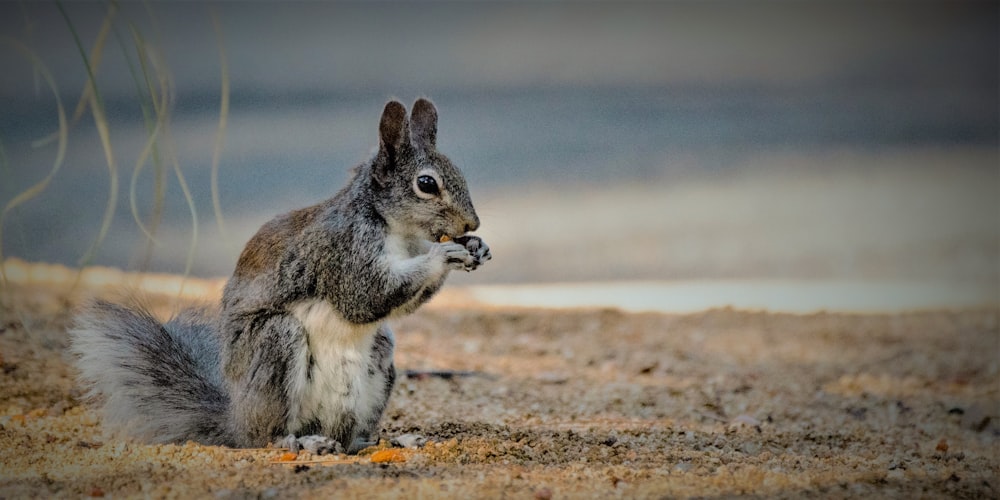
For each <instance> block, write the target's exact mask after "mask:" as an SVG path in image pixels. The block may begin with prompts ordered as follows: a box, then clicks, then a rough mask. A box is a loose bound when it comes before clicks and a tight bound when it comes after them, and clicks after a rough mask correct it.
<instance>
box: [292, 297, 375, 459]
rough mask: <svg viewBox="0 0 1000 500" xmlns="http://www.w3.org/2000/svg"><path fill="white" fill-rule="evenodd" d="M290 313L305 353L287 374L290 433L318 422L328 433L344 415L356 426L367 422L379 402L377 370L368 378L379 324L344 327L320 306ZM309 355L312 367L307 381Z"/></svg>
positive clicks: (302, 307)
mask: <svg viewBox="0 0 1000 500" xmlns="http://www.w3.org/2000/svg"><path fill="white" fill-rule="evenodd" d="M291 311H292V314H293V315H294V316H295V318H297V319H298V320H299V321H300V322H302V325H303V326H304V327H305V330H306V335H307V338H308V340H307V341H308V343H309V346H308V347H309V349H301V350H300V351H299V352H300V353H301V355H300V356H299V359H297V360H295V365H296V366H295V367H294V368H293V369H292V380H290V386H289V389H290V391H289V392H290V396H291V398H290V400H291V401H292V402H293V405H292V408H291V409H290V410H291V412H290V415H289V429H290V430H291V431H292V432H295V431H296V430H297V429H298V428H300V427H301V426H303V425H305V424H307V423H309V422H312V421H314V420H317V419H318V420H319V421H320V422H322V423H324V425H323V426H324V427H328V424H327V423H332V422H334V421H335V419H338V418H341V416H342V415H344V414H345V413H350V414H353V415H355V418H356V421H357V422H359V423H360V422H365V421H367V420H369V419H370V418H372V416H373V413H374V411H375V408H376V407H378V406H380V405H381V404H382V403H383V401H382V400H383V398H384V384H385V378H384V376H383V374H382V372H381V370H380V369H379V368H378V367H376V369H375V376H374V377H373V376H371V375H369V373H368V372H369V366H370V365H371V363H372V360H371V352H372V346H373V342H374V339H375V333H376V331H377V330H378V328H379V323H371V324H365V325H356V324H353V323H349V322H347V321H345V320H344V319H343V318H341V317H340V315H339V314H338V313H337V312H336V311H335V310H334V309H333V307H332V306H331V305H330V304H329V303H327V302H325V301H322V300H308V301H303V302H300V303H298V304H296V305H295V306H294V307H292V309H291ZM310 352H311V353H312V356H313V363H314V366H313V371H312V377H311V378H310V377H309V373H308V372H309V354H310ZM294 402H298V404H297V405H295V404H294ZM343 444H344V445H345V446H347V445H349V443H343Z"/></svg>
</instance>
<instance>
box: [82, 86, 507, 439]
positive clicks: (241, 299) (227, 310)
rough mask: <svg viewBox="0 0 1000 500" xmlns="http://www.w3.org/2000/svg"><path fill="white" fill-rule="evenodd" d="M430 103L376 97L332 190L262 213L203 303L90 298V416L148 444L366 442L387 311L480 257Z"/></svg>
mask: <svg viewBox="0 0 1000 500" xmlns="http://www.w3.org/2000/svg"><path fill="white" fill-rule="evenodd" d="M436 142H437V110H436V109H435V107H434V105H433V104H432V103H431V102H430V101H428V100H427V99H423V98H421V99H418V100H417V101H416V102H415V103H414V104H413V109H412V113H411V115H410V116H409V118H407V112H406V108H405V106H404V105H403V104H402V103H400V102H398V101H396V100H391V101H389V102H388V103H387V104H386V105H385V108H384V110H383V112H382V117H381V120H380V122H379V148H378V151H377V153H376V154H375V155H374V157H373V158H371V159H370V160H369V161H367V162H364V163H362V164H361V165H359V166H358V167H356V168H355V169H354V170H353V177H352V178H351V179H350V180H349V182H348V183H347V185H346V186H345V187H344V188H343V189H341V190H340V192H338V193H337V194H336V195H335V196H333V197H332V198H330V199H328V200H326V201H323V202H321V203H319V204H317V205H313V206H311V207H307V208H303V209H299V210H295V211H292V212H289V213H286V214H284V215H279V216H278V217H276V218H274V219H272V220H271V221H270V222H267V223H266V224H264V226H262V227H261V228H260V230H259V231H258V232H257V233H256V234H255V235H254V236H253V237H252V238H251V239H250V241H249V242H248V243H247V245H246V247H245V248H244V249H243V252H242V253H241V255H240V256H239V259H238V261H237V264H236V268H235V270H234V272H233V274H232V277H231V278H230V279H229V281H228V282H227V283H226V286H225V288H224V291H223V295H222V300H221V304H220V306H219V308H218V310H217V311H214V312H209V311H203V310H186V311H182V312H181V313H179V314H178V315H177V316H175V317H174V318H173V319H171V320H170V321H168V322H166V323H165V324H161V323H160V322H159V321H158V320H156V319H155V318H154V317H153V315H152V314H151V313H149V312H148V311H147V310H146V309H144V308H142V307H141V306H138V305H131V304H130V305H128V306H125V305H119V304H115V303H111V302H107V301H103V300H98V301H95V302H93V303H91V304H90V305H88V306H87V307H85V308H84V309H83V310H82V311H81V312H80V313H79V314H78V315H77V316H76V319H75V325H74V326H73V327H72V329H71V331H70V351H71V353H72V354H73V356H74V358H75V364H76V366H77V368H78V371H79V380H80V381H81V383H82V385H83V386H84V387H85V388H86V396H87V398H88V399H89V400H91V401H98V402H100V404H101V405H102V410H103V417H104V424H105V427H106V428H109V429H120V430H122V431H123V432H124V433H125V434H126V435H128V436H130V437H133V438H137V439H139V440H143V441H147V442H154V443H182V442H186V441H188V440H191V441H195V442H199V443H202V444H208V445H222V446H229V447H243V448H246V447H263V446H266V445H268V444H273V445H277V446H281V447H287V448H290V449H292V450H293V451H296V452H297V451H298V450H299V449H303V448H304V449H307V450H309V451H311V452H313V453H316V454H324V453H343V452H347V453H356V452H357V451H359V450H361V449H363V448H365V447H368V446H371V445H373V444H376V443H377V441H378V439H377V438H378V433H379V427H378V424H379V420H380V419H381V417H382V413H383V411H384V410H385V407H386V404H387V403H388V400H389V396H390V393H391V392H392V389H393V385H394V383H395V378H396V374H395V365H394V364H393V348H394V344H395V341H394V338H393V333H392V331H391V330H390V329H389V327H388V325H387V324H386V320H387V319H388V318H394V317H399V316H402V315H405V314H409V313H411V312H413V311H414V310H416V309H417V308H418V307H419V306H420V305H421V304H423V303H424V302H426V301H427V300H428V299H429V298H430V297H431V296H433V295H434V294H435V292H437V291H438V289H440V288H441V286H442V284H443V283H444V281H445V278H446V277H447V276H448V274H449V272H450V271H451V270H460V269H461V270H466V271H472V270H474V269H476V268H478V267H479V266H480V265H482V264H483V263H485V262H486V261H488V260H490V259H491V258H492V254H491V253H490V249H489V246H488V245H486V243H485V242H483V240H482V239H481V238H479V237H477V236H473V235H470V234H468V233H470V232H472V231H475V230H476V229H477V228H478V227H479V217H478V216H477V215H476V210H475V208H474V207H473V204H472V200H471V198H470V196H469V191H468V187H467V185H466V181H465V178H464V177H463V175H462V173H461V171H460V170H459V169H458V167H456V166H455V165H454V164H453V163H452V162H451V161H450V160H449V159H448V158H447V157H446V156H445V155H443V154H442V153H440V152H438V150H437V145H436Z"/></svg>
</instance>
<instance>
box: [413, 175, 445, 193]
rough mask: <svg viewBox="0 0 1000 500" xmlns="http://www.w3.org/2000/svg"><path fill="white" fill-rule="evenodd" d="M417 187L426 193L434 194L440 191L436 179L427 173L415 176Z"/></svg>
mask: <svg viewBox="0 0 1000 500" xmlns="http://www.w3.org/2000/svg"><path fill="white" fill-rule="evenodd" d="M417 189H419V190H420V191H421V192H423V193H426V194H432V195H436V194H438V193H440V189H439V188H438V184H437V181H435V180H434V178H433V177H431V176H429V175H421V176H420V177H417Z"/></svg>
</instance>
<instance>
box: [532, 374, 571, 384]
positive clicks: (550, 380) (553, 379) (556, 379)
mask: <svg viewBox="0 0 1000 500" xmlns="http://www.w3.org/2000/svg"><path fill="white" fill-rule="evenodd" d="M537 378H538V381H539V382H541V383H543V384H565V383H566V382H567V381H569V377H568V376H566V375H564V374H562V373H558V372H545V373H540V374H539V375H538V377H537Z"/></svg>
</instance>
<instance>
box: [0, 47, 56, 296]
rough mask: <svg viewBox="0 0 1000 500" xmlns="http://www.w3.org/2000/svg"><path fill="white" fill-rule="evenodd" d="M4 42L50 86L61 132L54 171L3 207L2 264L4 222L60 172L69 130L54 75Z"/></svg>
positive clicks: (0, 256)
mask: <svg viewBox="0 0 1000 500" xmlns="http://www.w3.org/2000/svg"><path fill="white" fill-rule="evenodd" d="M4 41H5V42H6V43H8V44H10V45H11V46H13V47H14V48H15V49H17V50H18V51H19V52H21V53H22V54H24V55H25V56H26V57H27V58H28V59H29V60H30V61H31V64H32V66H33V67H34V68H35V71H36V72H37V73H38V74H41V75H42V78H43V79H44V80H45V83H46V84H48V86H49V89H50V90H51V91H52V95H53V96H54V97H55V100H56V111H57V113H58V115H59V130H58V132H56V136H57V137H58V139H59V140H58V147H57V149H56V158H55V160H54V161H53V163H52V169H51V170H50V171H49V173H48V175H46V176H45V178H43V179H42V180H41V181H39V182H38V183H36V184H35V185H33V186H31V187H29V188H28V189H26V190H24V191H22V192H21V193H20V194H19V195H17V196H15V197H14V198H13V199H12V200H10V201H9V202H7V204H6V205H4V207H3V211H2V212H0V262H3V227H4V221H5V220H6V218H7V214H8V213H10V211H11V210H13V209H14V208H15V207H17V206H18V205H21V204H22V203H25V202H27V201H28V200H30V199H32V198H34V197H36V196H38V195H39V194H41V192H42V191H44V190H45V188H46V187H48V185H49V182H51V181H52V179H53V178H54V177H55V176H56V174H57V173H58V172H59V169H60V167H62V164H63V161H64V160H65V158H66V142H67V136H68V129H69V127H68V125H67V120H66V110H65V108H64V107H63V104H62V100H61V99H60V98H59V88H58V87H57V86H56V81H55V79H54V78H53V77H52V73H50V72H49V70H48V68H47V67H46V66H45V64H44V63H42V61H41V59H39V58H38V56H36V55H35V53H34V52H32V51H31V49H29V48H28V47H25V46H24V45H22V44H21V43H19V42H17V41H15V40H10V39H6V38H5V39H4ZM0 281H2V283H6V282H7V277H6V275H5V273H4V271H3V268H2V267H0Z"/></svg>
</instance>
